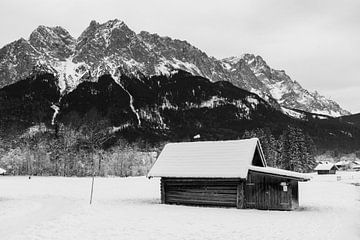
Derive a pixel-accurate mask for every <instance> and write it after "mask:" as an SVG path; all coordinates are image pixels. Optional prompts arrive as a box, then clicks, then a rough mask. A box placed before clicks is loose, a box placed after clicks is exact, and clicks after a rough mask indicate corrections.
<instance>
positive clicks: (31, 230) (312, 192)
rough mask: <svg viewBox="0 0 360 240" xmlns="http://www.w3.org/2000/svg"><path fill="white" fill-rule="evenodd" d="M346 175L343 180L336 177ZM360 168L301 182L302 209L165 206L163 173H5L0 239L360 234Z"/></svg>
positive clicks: (0, 186)
mask: <svg viewBox="0 0 360 240" xmlns="http://www.w3.org/2000/svg"><path fill="white" fill-rule="evenodd" d="M337 176H341V180H338V179H337ZM351 183H358V184H360V172H348V173H339V174H337V175H335V176H317V175H313V179H312V180H311V181H310V182H307V183H301V185H300V205H301V209H300V210H297V211H290V212H288V211H286V212H284V211H261V210H239V209H231V208H228V209H227V208H207V207H187V206H175V205H162V204H160V199H159V195H160V193H159V181H158V179H151V180H149V179H146V178H145V177H133V178H97V179H95V191H94V201H93V204H92V205H89V195H90V184H91V179H90V178H62V177H33V178H32V179H31V180H29V179H28V178H26V177H7V176H5V177H3V176H0V239H4V240H11V239H26V240H32V239H46V240H49V239H61V240H68V239H104V240H105V239H106V240H108V239H137V240H141V239H156V240H161V239H186V240H188V239H227V240H228V239H237V240H238V239H267V240H270V239H276V240H281V239H291V240H295V239H302V240H304V239H314V240H321V239H324V240H325V239H326V240H330V239H341V240H352V239H360V186H355V185H354V184H351Z"/></svg>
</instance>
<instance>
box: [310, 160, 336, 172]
mask: <svg viewBox="0 0 360 240" xmlns="http://www.w3.org/2000/svg"><path fill="white" fill-rule="evenodd" d="M336 169H337V168H336V166H335V164H333V163H331V162H320V163H319V164H318V165H317V166H316V167H315V169H314V170H315V171H317V173H318V174H335V173H336Z"/></svg>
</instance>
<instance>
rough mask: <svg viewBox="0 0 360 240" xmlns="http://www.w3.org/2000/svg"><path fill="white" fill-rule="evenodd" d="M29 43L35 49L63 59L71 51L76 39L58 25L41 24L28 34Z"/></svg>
mask: <svg viewBox="0 0 360 240" xmlns="http://www.w3.org/2000/svg"><path fill="white" fill-rule="evenodd" d="M29 43H30V44H31V45H32V46H33V47H34V48H35V49H36V50H37V51H39V52H41V53H43V54H46V55H49V56H51V57H53V58H59V59H61V60H63V59H65V58H67V57H69V56H70V55H71V54H72V53H73V50H74V47H75V43H76V40H75V39H74V38H73V37H72V36H71V35H70V33H69V32H68V31H67V30H65V29H64V28H62V27H60V26H56V27H46V26H42V25H41V26H39V27H37V28H36V29H35V30H34V31H33V32H32V33H31V34H30V37H29Z"/></svg>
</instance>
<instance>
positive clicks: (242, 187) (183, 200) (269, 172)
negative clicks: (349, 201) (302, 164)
mask: <svg viewBox="0 0 360 240" xmlns="http://www.w3.org/2000/svg"><path fill="white" fill-rule="evenodd" d="M148 177H149V178H151V177H161V184H160V185H161V202H162V203H166V204H188V205H212V206H223V207H237V208H256V209H274V210H292V209H295V208H297V207H298V206H299V201H298V199H299V194H298V182H299V181H307V180H309V178H307V177H306V176H304V175H303V174H300V173H296V172H291V171H286V170H281V169H276V168H271V167H267V166H266V161H265V158H264V154H263V151H262V149H261V145H260V142H259V140H258V139H257V138H252V139H245V140H234V141H208V142H189V143H170V144H167V145H166V146H165V147H164V149H163V151H162V152H161V154H160V155H159V157H158V159H157V161H156V162H155V163H154V165H153V167H152V168H151V170H150V172H149V173H148Z"/></svg>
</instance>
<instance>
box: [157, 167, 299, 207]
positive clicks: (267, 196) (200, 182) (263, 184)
mask: <svg viewBox="0 0 360 240" xmlns="http://www.w3.org/2000/svg"><path fill="white" fill-rule="evenodd" d="M284 184H285V185H286V187H285V188H284V187H283V185H284ZM160 186H161V202H162V203H166V204H183V205H208V206H209V205H210V206H211V205H212V206H222V207H237V208H255V209H269V210H292V209H295V208H297V207H298V206H299V200H298V182H297V181H296V180H291V179H287V178H283V177H279V176H269V175H264V174H261V173H257V172H249V175H248V179H247V180H245V179H240V178H164V177H163V178H161V184H160Z"/></svg>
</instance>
